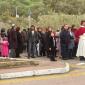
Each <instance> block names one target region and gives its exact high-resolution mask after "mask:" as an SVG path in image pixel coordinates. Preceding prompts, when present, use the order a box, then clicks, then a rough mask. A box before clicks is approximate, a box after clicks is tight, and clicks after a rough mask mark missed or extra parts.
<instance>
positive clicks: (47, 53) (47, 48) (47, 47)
mask: <svg viewBox="0 0 85 85" xmlns="http://www.w3.org/2000/svg"><path fill="white" fill-rule="evenodd" d="M51 32H52V29H51V27H48V29H46V33H45V34H46V41H45V42H46V55H47V57H48V58H49V45H48V43H49V42H48V41H49V37H50V35H51Z"/></svg>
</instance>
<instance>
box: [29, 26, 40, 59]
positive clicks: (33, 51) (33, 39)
mask: <svg viewBox="0 0 85 85" xmlns="http://www.w3.org/2000/svg"><path fill="white" fill-rule="evenodd" d="M37 43H38V33H37V31H35V26H34V25H32V26H31V28H30V31H29V33H28V49H29V50H28V54H29V55H28V57H32V58H35V57H36V56H37V47H36V46H37Z"/></svg>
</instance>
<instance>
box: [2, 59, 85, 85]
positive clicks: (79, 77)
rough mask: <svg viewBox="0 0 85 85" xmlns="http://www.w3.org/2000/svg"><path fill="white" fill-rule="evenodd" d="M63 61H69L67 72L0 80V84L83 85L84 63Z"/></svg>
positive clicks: (84, 82) (84, 79) (84, 81)
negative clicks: (69, 67)
mask: <svg viewBox="0 0 85 85" xmlns="http://www.w3.org/2000/svg"><path fill="white" fill-rule="evenodd" d="M65 62H68V63H70V66H71V70H70V72H69V73H66V74H55V75H47V76H39V77H30V78H29V77H27V78H17V79H9V80H0V85H85V65H76V64H77V63H79V61H78V60H76V61H75V60H69V61H65Z"/></svg>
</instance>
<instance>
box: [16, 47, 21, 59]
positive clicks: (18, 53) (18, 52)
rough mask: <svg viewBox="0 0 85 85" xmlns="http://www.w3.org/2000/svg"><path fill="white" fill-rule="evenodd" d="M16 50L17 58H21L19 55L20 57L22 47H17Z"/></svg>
mask: <svg viewBox="0 0 85 85" xmlns="http://www.w3.org/2000/svg"><path fill="white" fill-rule="evenodd" d="M15 52H16V58H19V57H20V49H19V48H17V49H16V50H15Z"/></svg>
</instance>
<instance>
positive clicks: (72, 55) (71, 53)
mask: <svg viewBox="0 0 85 85" xmlns="http://www.w3.org/2000/svg"><path fill="white" fill-rule="evenodd" d="M68 51H69V59H72V58H73V57H74V54H73V51H74V50H73V49H68Z"/></svg>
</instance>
